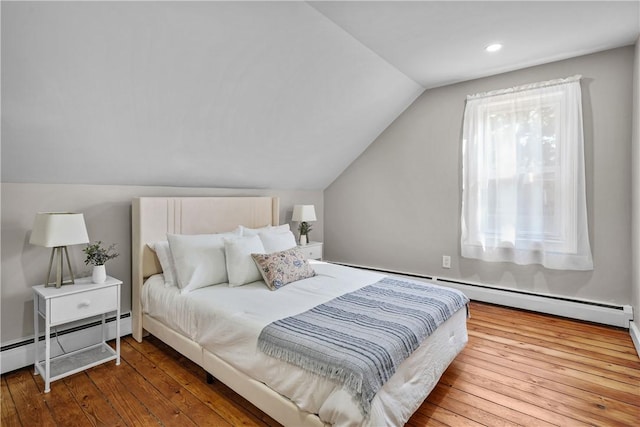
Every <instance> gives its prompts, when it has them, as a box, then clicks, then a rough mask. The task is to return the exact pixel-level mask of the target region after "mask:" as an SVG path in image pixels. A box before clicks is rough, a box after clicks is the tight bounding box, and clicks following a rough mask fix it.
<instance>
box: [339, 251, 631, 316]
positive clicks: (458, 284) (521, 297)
mask: <svg viewBox="0 0 640 427" xmlns="http://www.w3.org/2000/svg"><path fill="white" fill-rule="evenodd" d="M337 264H341V265H347V266H350V267H355V268H362V269H365V270H373V271H379V272H383V273H388V274H392V275H396V276H403V277H408V278H411V279H417V280H421V279H422V280H435V281H437V282H438V284H440V285H442V286H445V287H450V288H454V289H458V290H460V291H462V292H464V293H465V295H467V296H468V297H469V298H470V299H472V300H474V301H481V302H487V303H491V304H498V305H504V306H507V307H514V308H521V309H523V310H530V311H536V312H539V313H546V314H553V315H556V316H562V317H568V318H571V319H578V320H585V321H588V322H595V323H602V324H604V325H611V326H618V327H621V328H629V324H630V323H631V320H632V319H633V307H631V306H630V305H621V306H616V305H613V304H608V303H601V302H598V301H588V300H580V299H576V298H574V299H571V298H566V297H562V296H558V295H542V294H533V293H528V292H522V291H516V290H513V289H507V288H500V287H497V286H493V285H485V284H482V283H473V282H468V281H463V280H459V279H449V278H444V277H431V276H427V275H419V274H412V273H407V272H402V271H392V270H381V269H377V268H375V267H367V266H362V265H354V264H342V263H337Z"/></svg>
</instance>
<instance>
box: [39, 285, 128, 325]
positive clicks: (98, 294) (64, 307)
mask: <svg viewBox="0 0 640 427" xmlns="http://www.w3.org/2000/svg"><path fill="white" fill-rule="evenodd" d="M117 308H118V287H117V286H110V287H108V288H101V289H96V290H92V291H87V292H80V293H77V294H71V295H65V296H64V297H60V298H51V313H50V314H51V323H50V324H51V325H55V324H58V323H66V322H71V321H73V320H77V319H83V318H86V317H91V316H95V315H98V314H102V313H107V312H109V311H115V310H116V309H117Z"/></svg>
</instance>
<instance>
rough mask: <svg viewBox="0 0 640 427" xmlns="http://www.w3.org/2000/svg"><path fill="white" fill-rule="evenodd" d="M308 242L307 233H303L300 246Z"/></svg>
mask: <svg viewBox="0 0 640 427" xmlns="http://www.w3.org/2000/svg"><path fill="white" fill-rule="evenodd" d="M306 244H307V235H306V234H303V235H301V236H300V246H304V245H306Z"/></svg>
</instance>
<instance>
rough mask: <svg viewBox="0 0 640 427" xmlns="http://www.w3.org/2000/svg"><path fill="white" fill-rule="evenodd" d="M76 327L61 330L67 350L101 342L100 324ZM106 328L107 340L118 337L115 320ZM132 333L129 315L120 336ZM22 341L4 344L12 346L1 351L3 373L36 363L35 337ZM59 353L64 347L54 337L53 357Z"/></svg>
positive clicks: (0, 363)
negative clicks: (68, 330)
mask: <svg viewBox="0 0 640 427" xmlns="http://www.w3.org/2000/svg"><path fill="white" fill-rule="evenodd" d="M74 329H77V330H74V331H73V332H68V333H65V332H64V331H63V330H60V336H59V337H58V341H59V342H60V344H61V345H62V347H64V349H65V350H66V351H67V352H69V351H72V350H76V349H79V348H82V347H85V346H88V345H91V344H95V343H97V342H100V340H101V339H102V329H101V327H100V325H95V326H88V327H86V328H82V327H79V328H74ZM105 329H106V336H107V340H111V339H114V338H115V337H116V325H115V322H108V323H107V324H106V327H105ZM130 333H131V316H129V315H127V317H125V318H121V319H120V336H125V335H129V334H130ZM22 341H25V342H26V343H25V344H19V345H15V346H11V345H8V343H3V344H2V347H10V348H9V349H7V350H3V351H2V352H1V353H0V372H1V373H2V374H4V373H6V372H11V371H14V370H16V369H20V368H23V367H25V366H29V365H33V364H34V362H35V346H34V344H33V337H29V338H27V339H25V340H22ZM29 341H30V342H29ZM40 354H41V359H42V355H43V354H44V343H43V342H40ZM59 354H62V349H61V348H60V346H59V345H58V343H57V342H56V339H55V338H53V337H52V338H51V357H54V356H57V355H59Z"/></svg>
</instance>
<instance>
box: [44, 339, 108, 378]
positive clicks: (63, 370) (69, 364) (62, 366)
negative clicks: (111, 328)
mask: <svg viewBox="0 0 640 427" xmlns="http://www.w3.org/2000/svg"><path fill="white" fill-rule="evenodd" d="M117 358H118V354H117V353H116V352H115V350H114V349H112V348H111V347H109V346H108V345H107V344H105V343H98V344H95V345H92V346H90V347H85V348H81V349H80V350H76V351H71V352H69V353H66V354H61V355H60V356H56V357H52V358H51V360H50V362H49V363H50V374H51V375H50V381H55V380H58V379H60V378H64V377H68V376H69V375H73V374H75V373H77V372H80V371H83V370H85V369H87V368H92V367H94V366H97V365H100V364H101V363H105V362H108V361H110V360H116V359H117ZM36 370H37V371H38V373H39V374H40V375H41V376H42V377H43V378H45V361H44V360H43V361H40V362H38V363H37V364H36Z"/></svg>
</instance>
